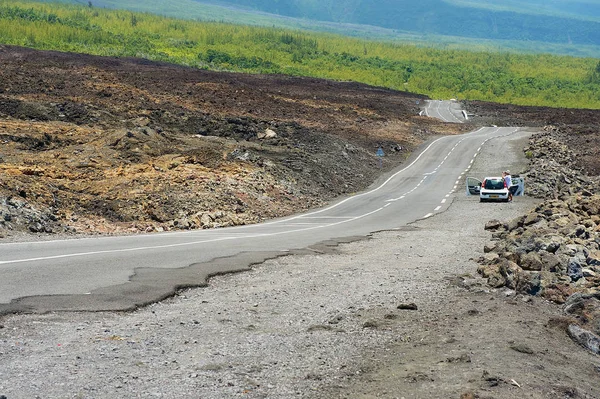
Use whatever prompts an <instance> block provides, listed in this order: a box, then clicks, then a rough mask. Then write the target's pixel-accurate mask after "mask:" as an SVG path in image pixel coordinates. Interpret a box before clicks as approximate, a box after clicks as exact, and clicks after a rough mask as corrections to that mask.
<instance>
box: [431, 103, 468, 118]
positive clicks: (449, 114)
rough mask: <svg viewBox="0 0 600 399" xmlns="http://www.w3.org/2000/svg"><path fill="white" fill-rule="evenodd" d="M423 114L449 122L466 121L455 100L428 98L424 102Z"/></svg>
mask: <svg viewBox="0 0 600 399" xmlns="http://www.w3.org/2000/svg"><path fill="white" fill-rule="evenodd" d="M423 115H425V116H429V117H431V118H437V119H441V120H442V121H444V122H451V123H464V122H465V121H466V119H465V114H464V113H463V111H462V110H461V109H460V105H459V104H458V103H457V102H456V101H437V100H428V101H426V102H425V107H424V108H423Z"/></svg>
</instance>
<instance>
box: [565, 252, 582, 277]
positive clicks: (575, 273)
mask: <svg viewBox="0 0 600 399" xmlns="http://www.w3.org/2000/svg"><path fill="white" fill-rule="evenodd" d="M567 274H568V275H569V277H570V278H571V281H577V280H579V279H580V278H582V277H583V270H582V267H581V264H580V263H579V260H578V259H577V258H575V257H572V258H570V259H569V263H568V265H567Z"/></svg>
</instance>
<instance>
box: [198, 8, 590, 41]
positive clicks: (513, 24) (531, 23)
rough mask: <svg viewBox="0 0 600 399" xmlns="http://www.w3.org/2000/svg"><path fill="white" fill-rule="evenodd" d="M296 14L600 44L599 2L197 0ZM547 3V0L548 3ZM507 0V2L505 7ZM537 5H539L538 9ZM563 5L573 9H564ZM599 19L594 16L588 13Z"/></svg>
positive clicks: (442, 32) (419, 28)
mask: <svg viewBox="0 0 600 399" xmlns="http://www.w3.org/2000/svg"><path fill="white" fill-rule="evenodd" d="M198 1H199V2H201V3H213V4H221V5H233V6H237V7H246V8H249V9H254V10H260V11H264V12H269V13H274V14H279V15H286V16H291V17H297V18H308V19H315V20H321V21H331V22H344V23H356V24H364V25H373V26H379V27H383V28H389V29H397V30H402V31H411V32H421V33H430V34H439V35H448V36H462V37H470V38H482V39H500V40H526V41H542V42H551V43H573V44H584V45H600V2H598V1H569V2H566V1H555V2H552V1H551V2H550V3H551V4H554V5H553V6H552V7H548V6H546V7H543V6H541V4H538V3H540V1H539V0H523V1H521V2H519V3H517V2H514V1H508V2H500V1H497V2H491V1H489V0H488V1H485V0H484V1H482V2H475V1H472V0H471V1H444V0H419V1H405V0H321V1H318V2H317V1H313V0H278V1H276V0H221V1H218V2H214V1H211V0H198ZM547 3H548V2H544V4H547ZM502 5H503V6H502ZM536 7H537V8H536ZM563 9H568V10H569V11H568V12H566V11H565V12H564V16H563V13H561V11H562V10H563ZM589 17H592V18H598V19H599V20H596V21H595V20H589V19H588V18H589Z"/></svg>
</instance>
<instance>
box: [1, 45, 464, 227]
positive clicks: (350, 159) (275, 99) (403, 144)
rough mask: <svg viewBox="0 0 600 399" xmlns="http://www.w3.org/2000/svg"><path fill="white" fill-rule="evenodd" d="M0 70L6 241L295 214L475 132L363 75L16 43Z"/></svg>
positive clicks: (243, 221)
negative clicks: (239, 69) (326, 76)
mask: <svg viewBox="0 0 600 399" xmlns="http://www.w3.org/2000/svg"><path fill="white" fill-rule="evenodd" d="M0 65H1V68H0V142H1V143H2V146H1V147H0V238H1V237H6V236H14V235H15V234H18V233H27V234H30V233H35V234H48V233H71V234H73V233H126V232H140V231H163V230H171V229H192V228H211V227H219V226H229V225H238V224H246V223H253V222H258V221H261V220H264V219H267V218H273V217H277V216H283V215H288V214H291V213H294V212H298V211H300V210H302V209H306V208H309V207H314V206H318V205H321V204H323V203H325V202H326V201H328V200H330V199H332V198H335V197H337V196H340V195H343V194H346V193H352V192H356V191H359V190H362V189H364V188H366V187H367V186H368V185H369V184H370V183H372V182H373V181H374V180H375V179H376V177H377V176H379V175H380V174H381V173H382V172H385V171H387V170H390V169H391V168H393V167H395V166H397V165H399V164H401V163H402V162H403V161H404V160H405V159H406V157H407V156H408V154H410V152H411V151H413V150H414V149H415V148H416V147H417V146H418V145H420V144H421V143H422V142H423V141H425V140H427V139H429V138H430V137H432V136H435V135H439V134H451V133H456V132H459V131H462V130H466V129H468V128H469V127H466V126H457V125H450V126H448V125H445V124H442V123H439V122H436V121H433V120H430V119H428V118H423V117H419V116H417V114H418V102H419V101H422V98H423V97H421V96H417V95H413V94H410V93H401V92H396V91H391V90H386V89H381V88H374V87H368V86H365V85H361V84H356V83H342V82H330V81H324V80H318V79H311V78H292V77H286V76H259V75H243V74H233V73H216V72H208V71H201V70H196V69H191V68H185V67H179V66H173V65H167V64H160V63H154V62H149V61H146V60H137V59H116V58H102V57H93V56H87V55H78V54H66V53H57V52H44V51H35V50H30V49H24V48H17V47H9V46H2V47H0ZM379 146H381V147H382V149H383V150H384V152H385V158H384V160H383V167H382V169H379V167H378V160H377V159H376V156H375V153H376V151H377V149H378V147H379Z"/></svg>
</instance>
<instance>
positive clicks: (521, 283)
mask: <svg viewBox="0 0 600 399" xmlns="http://www.w3.org/2000/svg"><path fill="white" fill-rule="evenodd" d="M525 151H526V155H527V156H528V157H529V158H530V159H531V163H530V170H529V171H528V172H527V173H526V174H525V177H526V181H527V183H528V186H527V188H528V192H527V194H528V195H532V196H536V197H540V198H546V200H545V201H543V202H542V203H540V204H539V205H538V206H537V207H536V208H535V209H532V210H531V211H529V212H528V213H527V214H526V215H523V216H521V217H519V218H516V219H513V220H511V221H508V222H503V221H499V220H492V221H489V222H488V223H487V224H486V226H485V229H486V230H489V231H493V234H492V238H493V241H491V242H490V243H488V244H487V245H486V246H485V248H484V252H485V255H484V256H483V257H481V258H480V259H479V263H480V266H479V268H478V272H479V274H481V275H482V276H483V277H485V278H487V282H488V285H490V286H491V287H494V288H501V287H506V288H507V289H509V290H513V291H514V292H516V293H519V294H522V295H535V296H539V297H542V298H545V299H548V300H550V301H553V302H556V303H559V304H564V309H565V312H566V314H567V315H568V316H570V317H572V318H573V319H572V320H570V321H569V322H568V323H567V326H568V327H567V329H568V332H569V334H570V336H571V337H572V338H573V339H575V340H576V341H577V342H580V343H581V344H582V345H583V346H585V347H586V348H588V349H589V350H592V351H594V352H595V353H599V351H600V346H598V345H596V344H595V343H598V342H600V338H599V337H597V336H596V335H595V334H600V323H598V320H600V193H599V191H598V187H599V185H598V182H597V180H598V179H597V178H596V179H594V178H590V177H587V176H585V175H583V173H582V171H581V170H579V169H577V168H576V167H575V166H574V165H575V161H576V156H575V155H574V153H573V152H571V151H570V150H569V147H568V145H567V144H565V143H564V142H562V141H561V140H560V135H559V134H558V131H557V129H555V128H552V127H550V128H546V129H545V131H544V132H543V133H540V134H538V135H535V136H533V137H532V139H531V140H530V145H529V147H528V148H526V149H525ZM593 315H596V316H598V317H597V318H596V317H594V316H593ZM594 320H596V321H594ZM588 326H592V327H591V329H592V330H593V331H587V330H586V329H585V328H590V327H588ZM594 348H596V349H594Z"/></svg>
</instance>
